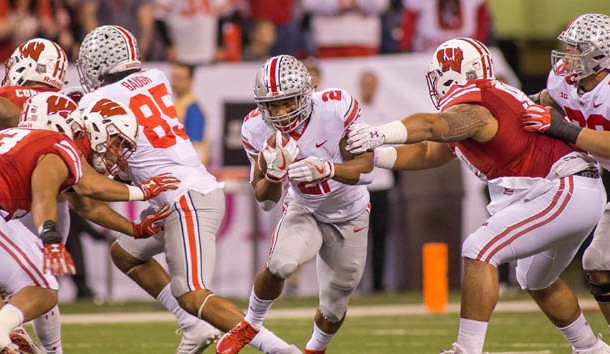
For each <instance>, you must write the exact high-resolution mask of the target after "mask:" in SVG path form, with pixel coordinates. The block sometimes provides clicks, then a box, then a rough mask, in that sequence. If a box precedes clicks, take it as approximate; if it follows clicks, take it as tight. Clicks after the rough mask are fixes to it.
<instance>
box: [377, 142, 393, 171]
mask: <svg viewBox="0 0 610 354" xmlns="http://www.w3.org/2000/svg"><path fill="white" fill-rule="evenodd" d="M374 152H375V166H376V167H381V168H385V169H388V170H391V169H392V168H393V167H394V163H395V162H396V158H397V155H398V154H397V152H396V149H395V148H393V147H382V148H377V149H375V150H374Z"/></svg>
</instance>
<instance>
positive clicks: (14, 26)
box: [0, 0, 76, 61]
mask: <svg viewBox="0 0 610 354" xmlns="http://www.w3.org/2000/svg"><path fill="white" fill-rule="evenodd" d="M68 5H69V4H67V3H65V4H64V3H63V2H58V1H51V0H31V1H23V0H22V1H9V0H0V60H2V61H4V60H6V59H7V58H8V57H9V56H10V54H11V52H12V51H13V49H15V45H16V44H17V43H22V42H25V41H27V40H29V39H32V38H33V37H41V38H45V39H50V40H52V41H54V42H57V43H58V44H59V45H60V46H61V47H62V48H63V49H64V50H65V51H66V53H68V54H70V53H71V52H72V48H73V47H74V46H75V39H74V36H73V33H75V32H76V29H75V28H73V27H72V20H71V15H70V11H71V10H72V9H71V8H70V7H69V6H68Z"/></svg>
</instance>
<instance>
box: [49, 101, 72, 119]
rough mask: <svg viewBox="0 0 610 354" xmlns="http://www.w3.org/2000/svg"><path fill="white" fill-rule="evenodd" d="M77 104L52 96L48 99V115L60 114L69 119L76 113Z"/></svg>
mask: <svg viewBox="0 0 610 354" xmlns="http://www.w3.org/2000/svg"><path fill="white" fill-rule="evenodd" d="M77 109H78V107H76V103H74V101H72V100H70V99H68V98H67V97H62V96H50V97H49V98H48V99H47V114H59V115H60V116H62V117H64V118H68V115H69V114H70V113H72V112H74V111H76V110H77Z"/></svg>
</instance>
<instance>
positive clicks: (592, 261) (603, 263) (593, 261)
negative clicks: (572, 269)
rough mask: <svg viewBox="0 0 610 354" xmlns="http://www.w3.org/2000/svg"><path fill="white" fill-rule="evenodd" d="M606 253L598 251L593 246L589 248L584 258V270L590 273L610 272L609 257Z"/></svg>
mask: <svg viewBox="0 0 610 354" xmlns="http://www.w3.org/2000/svg"><path fill="white" fill-rule="evenodd" d="M604 254H605V253H604V252H601V250H598V249H596V248H595V247H594V246H593V245H591V246H589V247H587V249H586V250H585V253H584V254H583V256H582V268H583V269H584V270H585V272H588V271H603V270H610V259H609V258H608V257H609V256H608V255H606V256H604Z"/></svg>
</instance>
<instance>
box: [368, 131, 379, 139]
mask: <svg viewBox="0 0 610 354" xmlns="http://www.w3.org/2000/svg"><path fill="white" fill-rule="evenodd" d="M369 134H371V138H379V132H376V131H375V132H370V133H369Z"/></svg>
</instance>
